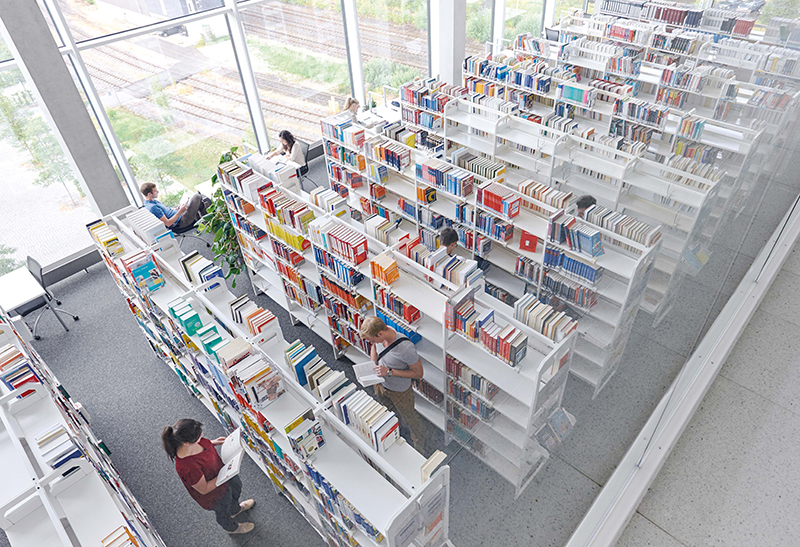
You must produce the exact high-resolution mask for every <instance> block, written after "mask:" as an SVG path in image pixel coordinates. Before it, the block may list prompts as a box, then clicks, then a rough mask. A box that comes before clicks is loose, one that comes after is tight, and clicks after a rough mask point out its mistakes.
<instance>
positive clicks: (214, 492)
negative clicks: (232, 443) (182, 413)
mask: <svg viewBox="0 0 800 547" xmlns="http://www.w3.org/2000/svg"><path fill="white" fill-rule="evenodd" d="M202 427H203V424H201V423H200V422H198V421H196V420H191V419H188V418H184V419H182V420H178V421H177V422H176V423H175V425H173V426H167V427H165V428H164V432H163V433H162V434H161V441H162V442H163V443H164V450H166V452H167V455H168V456H169V458H170V459H171V460H173V461H174V462H175V470H176V471H177V472H178V476H179V477H180V478H181V480H182V481H183V485H184V486H185V487H186V490H188V491H189V494H190V495H191V496H192V498H193V499H194V501H196V502H197V503H198V504H199V505H200V507H202V508H203V509H207V510H209V511H214V513H216V515H217V522H218V523H219V525H220V526H222V527H223V528H224V529H225V531H226V532H228V533H229V534H246V533H247V532H250V531H252V530H253V528H255V525H254V524H253V523H252V522H242V523H236V521H234V520H233V517H235V516H236V515H238V514H239V513H241V512H243V511H247V510H248V509H250V508H252V507H253V505H255V503H256V502H255V501H253V500H251V499H250V500H247V501H243V502H242V503H239V495H240V494H241V493H242V481H241V479H240V478H239V477H238V476H236V477H233V478H232V479H230V480H228V481H227V482H225V483H223V484H221V485H220V486H217V474H218V473H219V470H220V469H222V466H223V464H222V458H220V457H219V454H217V450H216V449H215V448H214V447H215V446H217V445H220V444H222V443H224V442H225V437H219V438H218V439H214V440H213V441H210V440H208V439H206V438H205V437H203V429H202Z"/></svg>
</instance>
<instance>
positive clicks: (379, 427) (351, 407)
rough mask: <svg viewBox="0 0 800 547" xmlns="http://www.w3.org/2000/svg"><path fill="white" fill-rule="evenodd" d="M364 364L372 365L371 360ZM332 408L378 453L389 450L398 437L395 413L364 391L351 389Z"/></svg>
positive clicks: (398, 427)
mask: <svg viewBox="0 0 800 547" xmlns="http://www.w3.org/2000/svg"><path fill="white" fill-rule="evenodd" d="M366 365H368V366H372V367H374V365H373V364H372V363H371V362H370V363H366ZM357 366H359V365H357ZM333 408H334V412H335V414H336V415H337V417H338V418H339V419H340V420H341V421H342V422H344V423H345V424H346V425H349V426H351V427H353V429H355V430H356V431H358V432H359V433H360V434H361V435H362V436H363V437H364V438H365V439H366V440H367V441H368V442H369V444H370V445H371V446H372V448H373V449H375V451H376V452H378V453H383V452H386V451H387V450H389V448H391V447H392V445H394V443H395V442H397V439H399V438H400V423H399V421H398V419H397V416H396V415H395V413H394V412H392V411H390V410H388V409H387V408H386V407H385V406H383V405H382V404H380V403H379V402H377V401H376V400H375V399H373V398H372V397H370V396H369V394H367V393H366V392H365V391H361V390H358V389H355V390H353V391H351V392H350V393H348V394H347V395H345V396H344V397H343V398H340V399H339V400H337V401H335V402H334V405H333Z"/></svg>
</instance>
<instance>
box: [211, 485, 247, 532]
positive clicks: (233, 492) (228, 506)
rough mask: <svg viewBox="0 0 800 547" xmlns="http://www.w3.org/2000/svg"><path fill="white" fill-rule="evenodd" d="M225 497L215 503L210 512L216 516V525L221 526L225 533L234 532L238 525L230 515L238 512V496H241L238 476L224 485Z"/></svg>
mask: <svg viewBox="0 0 800 547" xmlns="http://www.w3.org/2000/svg"><path fill="white" fill-rule="evenodd" d="M225 484H226V485H227V488H226V489H225V495H224V496H222V498H221V499H220V500H219V501H218V502H217V504H216V505H214V507H212V508H211V510H212V511H214V513H215V514H216V516H217V523H218V524H219V525H220V526H222V527H223V528H224V529H225V531H226V532H233V531H235V530H236V529H237V528H238V527H239V525H238V524H237V523H236V521H235V520H233V517H232V516H231V515H235V514H236V513H238V512H239V509H241V507H239V496H240V495H241V494H242V479H240V478H239V477H238V476H236V477H233V478H232V479H230V480H229V481H228V482H226V483H225Z"/></svg>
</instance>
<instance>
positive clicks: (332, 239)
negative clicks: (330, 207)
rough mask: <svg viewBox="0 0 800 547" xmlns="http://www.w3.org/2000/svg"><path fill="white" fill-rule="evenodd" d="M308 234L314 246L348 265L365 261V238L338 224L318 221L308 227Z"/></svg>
mask: <svg viewBox="0 0 800 547" xmlns="http://www.w3.org/2000/svg"><path fill="white" fill-rule="evenodd" d="M309 234H310V236H311V240H312V241H313V242H314V244H315V245H316V246H318V247H321V248H322V249H324V250H325V251H327V252H329V253H333V254H335V255H337V256H338V257H341V258H343V259H344V260H345V261H347V262H349V263H350V264H353V265H356V264H361V263H362V262H364V261H365V260H366V259H367V237H366V236H365V235H364V234H360V233H358V232H356V231H355V230H353V229H351V228H348V227H346V226H344V225H342V224H340V223H339V222H336V221H334V220H330V219H326V218H322V219H319V220H318V221H314V222H312V223H311V224H310V225H309Z"/></svg>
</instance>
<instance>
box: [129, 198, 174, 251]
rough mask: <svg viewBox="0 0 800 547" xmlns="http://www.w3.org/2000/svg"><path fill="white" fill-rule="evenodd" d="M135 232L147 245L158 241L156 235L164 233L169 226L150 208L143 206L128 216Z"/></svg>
mask: <svg viewBox="0 0 800 547" xmlns="http://www.w3.org/2000/svg"><path fill="white" fill-rule="evenodd" d="M127 220H128V222H130V224H131V228H133V232H134V233H135V234H136V235H137V236H139V238H140V239H141V240H142V241H144V242H145V244H147V245H152V244H153V243H155V242H156V236H158V235H159V234H162V233H164V232H165V231H166V230H167V227H166V226H164V223H163V222H161V221H160V220H159V219H157V218H156V216H155V215H154V214H153V213H151V212H150V211H149V210H147V209H145V208H144V207H142V208H141V209H137V210H136V211H133V212H132V213H131V214H129V215H128V216H127Z"/></svg>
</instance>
